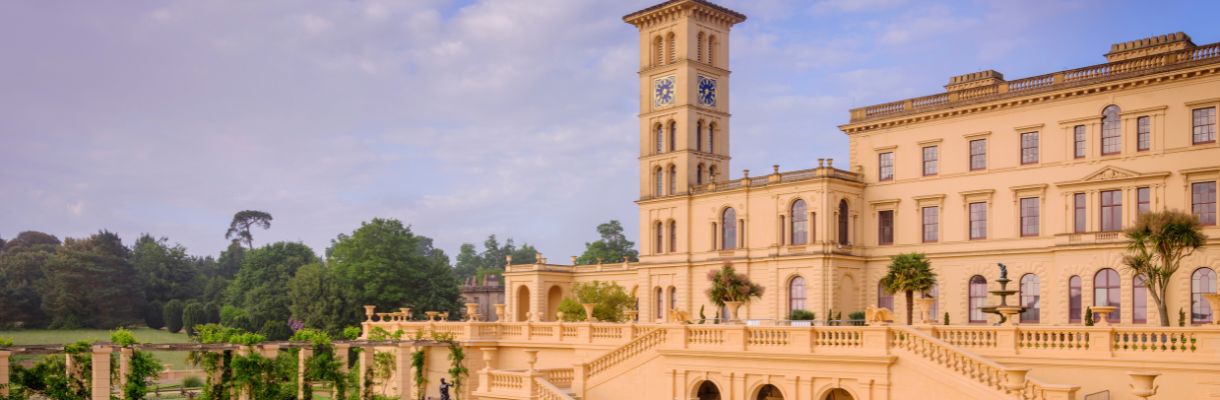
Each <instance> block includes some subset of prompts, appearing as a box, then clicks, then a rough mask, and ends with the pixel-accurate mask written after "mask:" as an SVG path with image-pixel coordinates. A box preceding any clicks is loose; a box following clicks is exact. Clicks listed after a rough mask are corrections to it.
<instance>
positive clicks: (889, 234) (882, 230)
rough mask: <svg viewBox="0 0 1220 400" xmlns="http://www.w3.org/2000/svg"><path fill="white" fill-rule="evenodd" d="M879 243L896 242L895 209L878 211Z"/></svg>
mask: <svg viewBox="0 0 1220 400" xmlns="http://www.w3.org/2000/svg"><path fill="white" fill-rule="evenodd" d="M877 244H881V245H887V244H894V210H884V211H878V212H877Z"/></svg>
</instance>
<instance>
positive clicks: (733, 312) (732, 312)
mask: <svg viewBox="0 0 1220 400" xmlns="http://www.w3.org/2000/svg"><path fill="white" fill-rule="evenodd" d="M724 307H725V308H727V309H728V310H729V321H736V320H737V309H739V308H741V302H740V301H726V302H724Z"/></svg>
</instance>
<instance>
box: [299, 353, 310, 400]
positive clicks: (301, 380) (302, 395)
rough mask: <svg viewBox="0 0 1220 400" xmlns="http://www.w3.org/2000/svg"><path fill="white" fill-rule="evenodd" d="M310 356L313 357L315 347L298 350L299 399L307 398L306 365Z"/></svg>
mask: <svg viewBox="0 0 1220 400" xmlns="http://www.w3.org/2000/svg"><path fill="white" fill-rule="evenodd" d="M310 357H313V349H311V348H308V347H302V348H301V350H300V351H299V352H297V399H298V400H303V399H305V385H306V382H305V365H306V363H307V362H308V361H309V358H310Z"/></svg>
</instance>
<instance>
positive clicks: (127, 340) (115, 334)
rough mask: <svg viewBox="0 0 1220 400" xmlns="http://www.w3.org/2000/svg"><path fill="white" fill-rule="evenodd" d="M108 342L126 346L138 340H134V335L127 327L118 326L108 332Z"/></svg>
mask: <svg viewBox="0 0 1220 400" xmlns="http://www.w3.org/2000/svg"><path fill="white" fill-rule="evenodd" d="M110 343H114V344H117V345H119V346H123V347H127V346H131V345H134V344H137V343H139V342H137V341H136V335H135V334H132V333H131V331H129V330H127V328H119V329H115V330H114V331H111V332H110Z"/></svg>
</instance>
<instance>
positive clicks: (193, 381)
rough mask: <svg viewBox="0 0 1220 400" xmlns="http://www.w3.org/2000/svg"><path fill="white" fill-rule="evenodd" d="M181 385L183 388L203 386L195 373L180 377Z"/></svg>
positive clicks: (201, 380)
mask: <svg viewBox="0 0 1220 400" xmlns="http://www.w3.org/2000/svg"><path fill="white" fill-rule="evenodd" d="M182 387H184V388H198V387H203V379H201V378H199V377H198V376H195V375H191V376H188V377H185V378H182Z"/></svg>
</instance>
